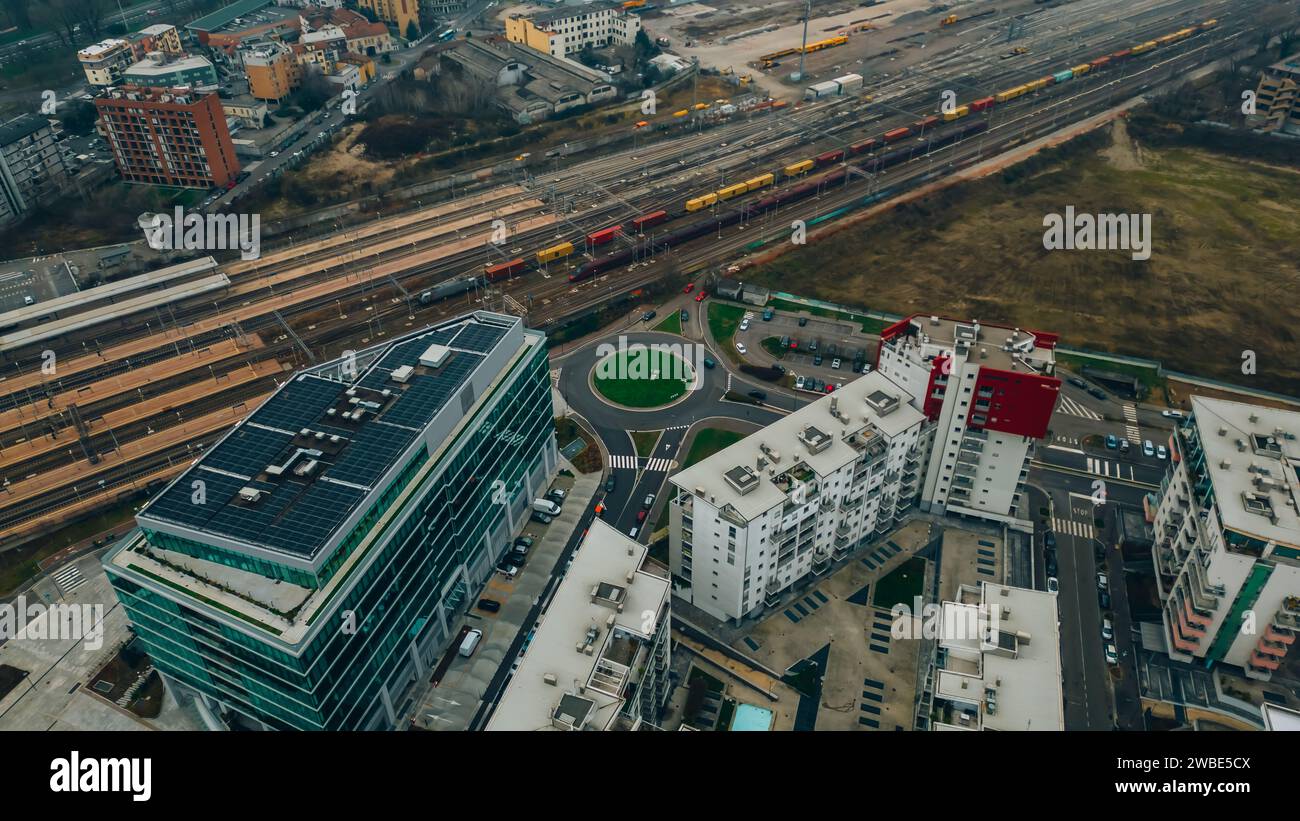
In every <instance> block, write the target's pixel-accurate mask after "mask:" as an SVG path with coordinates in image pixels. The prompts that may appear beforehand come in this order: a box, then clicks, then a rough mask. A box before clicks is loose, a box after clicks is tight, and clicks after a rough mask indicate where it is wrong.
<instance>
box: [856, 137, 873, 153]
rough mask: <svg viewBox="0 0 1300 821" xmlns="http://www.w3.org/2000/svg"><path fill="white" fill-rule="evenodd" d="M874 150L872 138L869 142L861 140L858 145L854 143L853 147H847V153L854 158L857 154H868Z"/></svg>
mask: <svg viewBox="0 0 1300 821" xmlns="http://www.w3.org/2000/svg"><path fill="white" fill-rule="evenodd" d="M875 150H876V138H875V137H872V138H871V139H869V140H863V141H862V142H860V143H854V144H853V145H851V146H849V153H850V154H852V155H854V156H857V155H859V154H869V153H871V152H872V151H875Z"/></svg>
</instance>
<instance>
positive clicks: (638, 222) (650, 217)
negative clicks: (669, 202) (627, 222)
mask: <svg viewBox="0 0 1300 821" xmlns="http://www.w3.org/2000/svg"><path fill="white" fill-rule="evenodd" d="M666 219H668V212H667V211H654V212H651V213H649V214H645V215H643V216H640V217H637V218H636V219H634V220H632V227H633V228H634V229H636V230H637V231H640V230H641V229H642V228H649V227H650V226H651V225H658V224H659V223H661V222H663V221H664V220H666Z"/></svg>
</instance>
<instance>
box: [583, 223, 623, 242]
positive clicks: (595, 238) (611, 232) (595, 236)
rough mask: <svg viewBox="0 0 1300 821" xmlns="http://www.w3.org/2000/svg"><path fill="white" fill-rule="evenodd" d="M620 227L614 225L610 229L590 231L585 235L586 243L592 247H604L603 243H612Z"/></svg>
mask: <svg viewBox="0 0 1300 821" xmlns="http://www.w3.org/2000/svg"><path fill="white" fill-rule="evenodd" d="M622 227H623V226H621V225H615V226H613V227H612V228H603V229H601V230H599V231H592V232H591V233H590V234H588V235H587V242H589V243H591V244H592V245H604V244H605V243H607V242H610V241H612V240H613V239H614V236H615V235H616V234H617V233H618V231H619V229H620V228H622Z"/></svg>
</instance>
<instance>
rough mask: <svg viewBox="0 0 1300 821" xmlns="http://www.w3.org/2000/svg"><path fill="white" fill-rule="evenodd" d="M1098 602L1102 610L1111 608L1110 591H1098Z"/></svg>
mask: <svg viewBox="0 0 1300 821" xmlns="http://www.w3.org/2000/svg"><path fill="white" fill-rule="evenodd" d="M1097 604H1099V605H1101V609H1102V610H1109V609H1110V593H1108V592H1107V591H1105V590H1099V591H1097Z"/></svg>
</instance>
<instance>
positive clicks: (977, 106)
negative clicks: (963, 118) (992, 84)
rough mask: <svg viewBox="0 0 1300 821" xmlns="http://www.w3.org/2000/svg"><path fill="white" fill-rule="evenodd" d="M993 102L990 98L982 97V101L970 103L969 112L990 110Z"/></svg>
mask: <svg viewBox="0 0 1300 821" xmlns="http://www.w3.org/2000/svg"><path fill="white" fill-rule="evenodd" d="M993 102H994V100H993V98H992V97H984V98H982V99H979V100H976V101H975V102H973V103H971V104H970V110H971V111H987V110H988V109H990V108H992V107H993Z"/></svg>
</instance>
